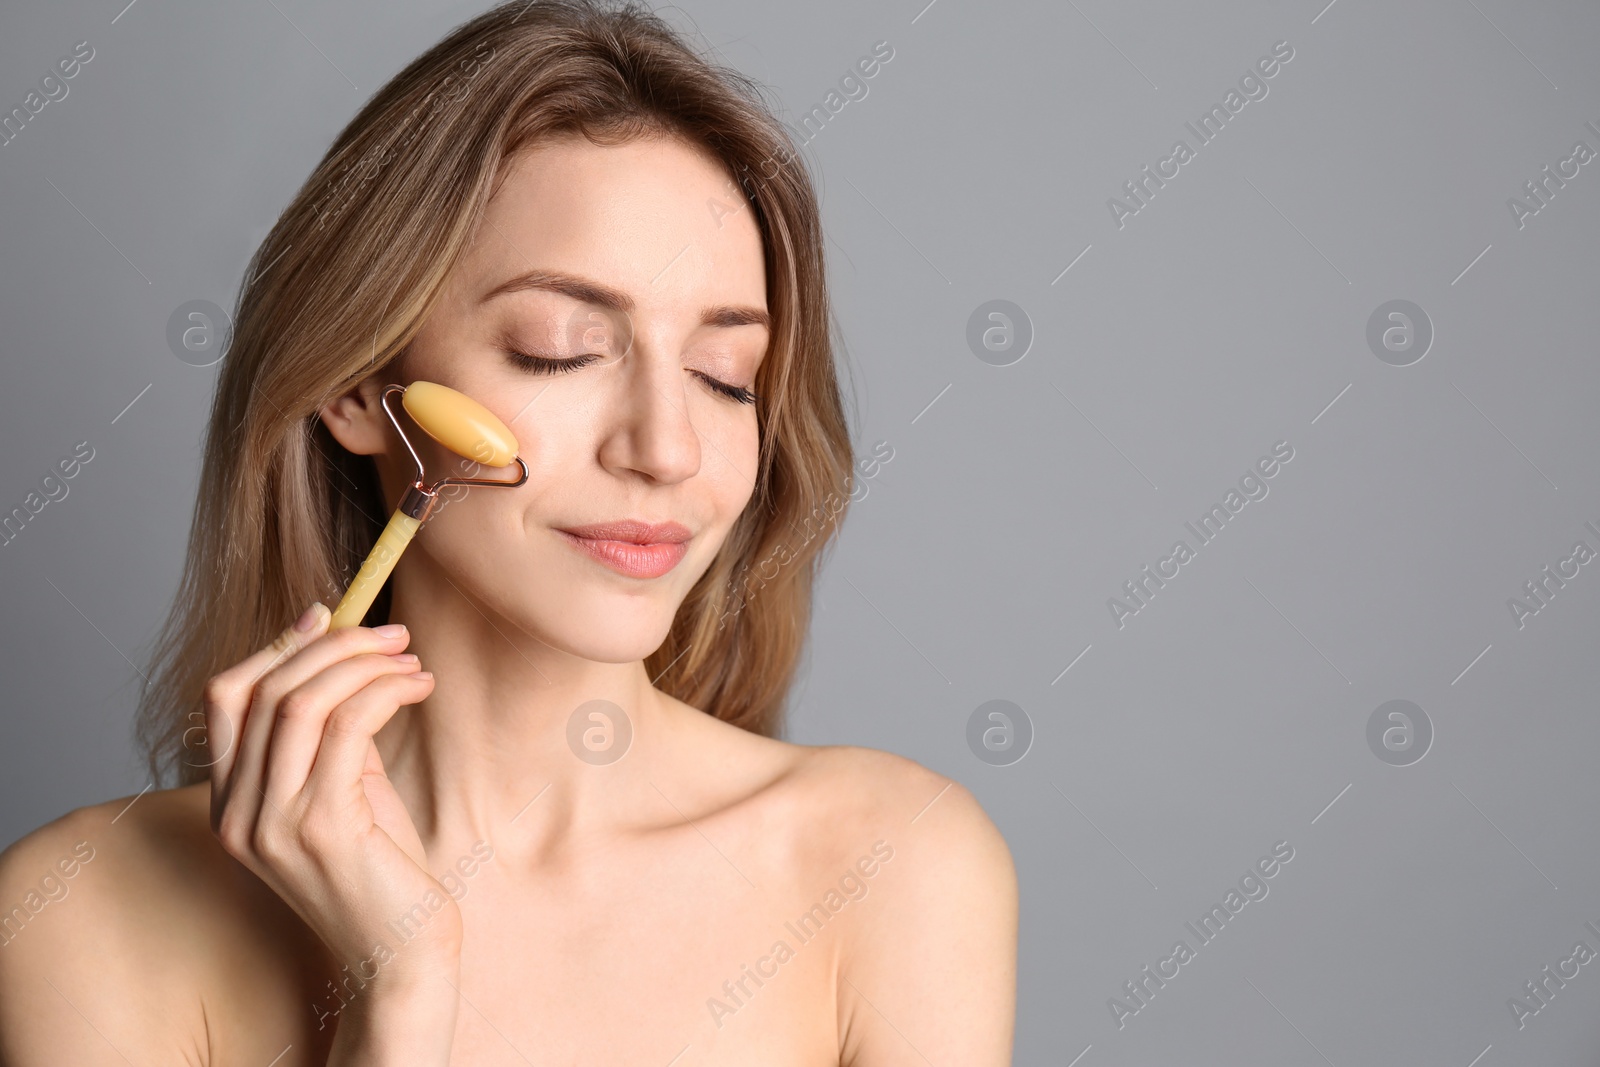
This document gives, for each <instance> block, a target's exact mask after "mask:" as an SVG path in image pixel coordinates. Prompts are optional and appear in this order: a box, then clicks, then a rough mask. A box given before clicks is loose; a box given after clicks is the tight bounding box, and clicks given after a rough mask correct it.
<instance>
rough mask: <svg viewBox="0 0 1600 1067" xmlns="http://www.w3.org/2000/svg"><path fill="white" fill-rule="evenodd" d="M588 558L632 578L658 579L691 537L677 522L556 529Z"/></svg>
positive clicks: (628, 521) (675, 562)
mask: <svg viewBox="0 0 1600 1067" xmlns="http://www.w3.org/2000/svg"><path fill="white" fill-rule="evenodd" d="M556 533H558V534H560V535H561V536H562V537H563V538H564V539H565V540H567V541H568V542H570V543H571V544H572V545H573V546H574V547H575V548H578V549H581V550H582V551H583V552H584V553H585V554H587V555H588V556H589V557H590V558H591V559H593V560H596V561H597V562H600V563H603V564H605V565H606V566H608V567H610V568H611V569H612V570H615V571H618V572H619V573H622V574H626V575H628V576H629V577H632V578H659V577H661V576H662V575H663V574H666V573H667V572H668V571H670V570H671V569H672V568H673V567H675V566H677V565H678V561H679V560H681V559H683V557H684V555H685V553H687V552H688V545H687V544H686V543H685V542H687V541H688V540H689V538H690V537H692V536H693V534H691V533H690V532H689V529H688V528H687V527H685V526H683V525H681V524H680V523H676V522H663V523H657V524H655V525H651V524H649V523H645V522H639V521H637V520H634V519H624V520H621V521H619V522H607V523H595V524H592V525H589V526H571V527H567V528H565V529H558V530H557V531H556Z"/></svg>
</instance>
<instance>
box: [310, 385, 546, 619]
mask: <svg viewBox="0 0 1600 1067" xmlns="http://www.w3.org/2000/svg"><path fill="white" fill-rule="evenodd" d="M396 396H398V397H400V398H401V401H400V402H401V404H402V405H403V406H404V407H405V409H406V414H408V415H410V416H411V418H412V419H413V420H415V422H416V424H417V425H418V426H420V427H422V429H423V430H424V431H425V432H426V433H427V435H428V436H429V437H431V438H433V439H434V440H435V441H437V442H439V443H440V444H441V445H443V446H444V447H446V448H448V449H449V450H450V451H452V452H454V453H455V454H456V455H458V456H464V457H466V458H467V459H471V460H476V461H477V462H479V463H481V464H483V465H484V466H487V467H505V466H509V465H510V464H512V463H515V464H516V465H517V466H519V467H521V468H522V476H521V477H520V478H518V479H517V480H516V481H514V482H507V481H494V480H490V479H487V478H440V479H438V480H437V481H435V482H433V484H431V485H429V484H427V483H426V482H424V480H423V469H422V457H421V456H419V455H417V450H416V449H415V448H413V447H412V445H411V439H410V438H409V437H407V436H406V431H405V428H404V427H402V426H401V425H400V420H399V419H398V418H396V417H395V413H394V409H393V408H392V407H390V406H389V401H390V400H391V399H392V398H394V397H396ZM382 403H383V410H384V413H385V414H387V415H388V416H389V421H390V422H392V423H394V428H395V430H397V431H398V432H399V434H400V440H402V441H404V442H405V445H406V451H408V452H410V453H411V458H412V459H413V460H415V461H416V464H417V473H416V475H415V476H414V477H413V478H412V479H411V485H410V486H409V487H407V489H406V491H405V495H404V496H402V497H401V498H400V506H399V507H397V508H395V511H394V514H393V515H391V516H389V524H388V525H387V526H385V527H384V529H383V533H382V534H381V535H379V537H378V541H377V543H376V544H374V545H373V546H372V551H371V552H369V553H368V554H367V559H366V562H365V563H363V564H362V565H361V570H360V571H359V572H357V574H356V577H355V580H354V581H352V582H351V583H350V588H349V589H347V590H345V594H344V599H343V600H340V601H339V607H338V608H337V609H336V610H335V611H334V613H333V621H332V622H331V623H329V626H328V628H329V629H330V630H339V629H343V628H344V627H347V626H357V625H359V624H360V623H361V620H362V619H363V618H365V617H366V614H367V609H368V608H370V607H371V606H372V601H373V600H374V599H376V598H377V595H378V590H380V589H382V588H383V583H384V582H385V581H386V580H388V577H389V572H390V571H392V570H394V565H395V563H396V561H398V560H399V559H400V553H402V552H404V551H405V550H406V546H407V545H409V544H410V543H411V538H412V537H413V536H414V535H415V534H416V532H417V528H418V527H419V526H421V525H422V524H423V522H425V521H426V520H427V518H428V516H429V515H430V514H432V512H433V510H434V505H436V504H437V503H438V502H439V496H438V493H439V490H440V488H442V487H443V486H446V485H503V486H507V487H511V486H517V485H521V484H522V483H523V482H526V481H527V480H528V465H527V464H526V463H524V462H523V461H522V459H521V457H519V456H518V455H517V439H516V438H515V437H513V436H512V434H511V430H510V428H508V427H507V426H506V424H505V423H503V422H501V421H500V420H499V419H498V418H496V417H495V415H494V413H493V412H491V411H490V410H489V409H488V408H486V407H484V406H483V405H482V404H480V403H478V402H477V401H476V400H474V399H472V398H471V397H469V396H467V395H466V394H465V393H459V392H457V391H456V390H454V389H451V388H449V387H447V386H443V385H439V384H438V383H436V382H412V383H411V384H410V385H409V386H406V385H390V386H386V387H385V388H384V390H383V398H382Z"/></svg>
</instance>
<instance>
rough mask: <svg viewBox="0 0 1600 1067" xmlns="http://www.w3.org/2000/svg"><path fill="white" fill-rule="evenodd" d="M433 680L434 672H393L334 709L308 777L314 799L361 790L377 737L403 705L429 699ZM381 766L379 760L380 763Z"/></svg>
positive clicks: (373, 753) (307, 782)
mask: <svg viewBox="0 0 1600 1067" xmlns="http://www.w3.org/2000/svg"><path fill="white" fill-rule="evenodd" d="M433 684H434V678H433V675H432V674H429V673H428V672H427V671H419V672H417V673H415V674H388V675H384V676H383V677H382V678H379V679H377V680H376V681H374V682H372V683H370V684H369V685H367V686H366V688H364V689H362V690H361V692H359V693H357V694H356V695H355V696H353V697H351V698H350V699H348V700H346V701H345V702H344V703H342V704H340V705H339V706H338V707H337V708H335V709H333V713H332V714H331V715H329V716H328V723H327V726H326V727H324V729H323V731H322V744H321V746H320V747H319V748H318V749H317V756H316V759H315V760H314V761H313V762H312V764H311V773H310V775H308V776H307V778H306V786H305V787H306V790H307V791H308V793H309V794H310V795H311V796H313V797H316V796H328V797H336V796H338V795H339V793H340V792H341V791H343V790H349V789H356V790H359V789H360V788H361V776H362V775H363V774H364V773H366V770H367V768H368V767H369V766H371V759H372V757H373V756H375V755H376V754H377V747H376V746H375V745H374V744H373V743H372V738H373V735H375V734H376V733H377V732H378V731H379V730H381V729H382V728H383V724H384V723H386V722H388V721H389V720H390V719H392V718H393V717H394V714H395V712H397V711H399V710H400V709H401V707H403V706H405V705H407V704H417V703H420V702H421V701H422V700H423V699H425V698H426V697H427V696H428V694H429V693H431V692H433ZM382 766H383V762H382V760H381V759H379V760H378V767H379V768H380V769H381V768H382Z"/></svg>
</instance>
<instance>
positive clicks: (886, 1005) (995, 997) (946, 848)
mask: <svg viewBox="0 0 1600 1067" xmlns="http://www.w3.org/2000/svg"><path fill="white" fill-rule="evenodd" d="M919 777H920V776H919ZM940 788H942V786H941V787H940ZM930 795H931V794H930ZM887 843H888V844H889V846H890V847H892V848H893V849H894V858H893V859H892V860H891V861H890V862H888V863H886V864H884V866H883V869H882V873H881V874H880V875H879V877H878V879H876V881H878V882H879V884H878V885H877V886H876V887H875V888H874V890H873V892H874V893H877V894H880V896H879V899H878V904H877V907H876V908H875V909H874V912H873V918H872V921H871V923H870V926H869V927H868V928H867V929H865V930H864V931H863V932H862V934H861V935H860V937H859V938H858V939H857V941H856V943H854V944H852V945H850V946H848V948H847V949H846V951H845V952H843V953H842V954H841V958H840V963H839V983H838V995H839V1006H840V1026H841V1050H840V1051H841V1063H842V1064H843V1065H844V1067H927V1064H929V1063H937V1064H961V1065H962V1067H1006V1065H1009V1064H1010V1063H1011V1048H1012V1027H1013V1023H1014V1019H1015V1013H1016V966H1017V881H1016V872H1015V869H1014V867H1013V865H1012V861H1011V852H1010V850H1009V849H1008V848H1007V847H1006V843H1005V839H1004V838H1003V837H1001V835H1000V832H999V830H997V829H996V828H995V826H994V823H992V822H991V821H990V820H989V817H988V816H987V815H986V814H984V811H983V809H982V807H980V806H979V804H978V802H977V800H976V799H974V798H973V796H972V794H971V793H970V792H968V791H967V790H966V789H965V788H964V787H962V786H961V785H958V784H954V783H952V784H951V785H950V788H949V789H948V790H947V791H945V792H944V793H943V795H941V796H940V797H939V799H938V800H936V801H935V802H934V803H933V804H932V805H931V806H930V807H929V808H928V809H927V810H926V811H925V812H923V813H922V814H921V815H920V816H918V818H917V820H916V822H914V823H907V824H906V825H905V828H904V830H903V831H901V832H900V833H899V834H898V835H896V836H895V839H893V840H888V842H887Z"/></svg>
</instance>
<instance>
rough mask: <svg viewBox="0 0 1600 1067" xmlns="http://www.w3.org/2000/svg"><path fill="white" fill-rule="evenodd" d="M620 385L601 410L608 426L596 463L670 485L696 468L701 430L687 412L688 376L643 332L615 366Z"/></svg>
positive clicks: (698, 462)
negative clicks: (686, 385) (646, 338)
mask: <svg viewBox="0 0 1600 1067" xmlns="http://www.w3.org/2000/svg"><path fill="white" fill-rule="evenodd" d="M615 370H617V371H619V372H620V380H619V382H618V388H617V389H616V390H615V391H614V392H612V393H610V395H609V396H608V397H607V398H606V400H605V403H606V404H607V405H608V406H610V410H607V411H604V412H602V413H601V417H602V419H604V420H605V423H606V427H605V431H604V436H603V437H602V440H601V444H600V457H599V458H600V463H601V465H602V466H603V467H605V468H606V469H607V470H611V471H617V472H629V471H631V472H633V473H635V474H638V475H642V476H644V477H645V478H647V479H649V480H650V481H651V482H656V483H660V484H663V485H671V484H673V483H676V482H681V481H684V480H685V479H687V478H691V477H693V476H694V475H695V474H696V473H697V472H698V471H699V470H700V456H701V448H700V434H699V432H698V431H697V430H696V429H695V427H694V423H693V422H692V421H691V419H690V415H689V396H688V393H687V391H686V389H685V382H686V381H687V376H686V375H685V374H684V372H683V370H682V368H680V367H679V366H678V365H677V361H676V360H674V359H671V358H663V357H662V356H661V355H660V354H659V351H658V350H657V349H656V348H655V347H654V346H652V345H651V344H649V343H648V342H646V341H645V340H644V339H643V338H642V337H641V336H637V335H636V336H635V337H634V339H633V346H632V348H631V349H630V350H629V351H628V353H627V355H625V356H624V357H623V358H622V359H621V360H620V361H619V363H618V365H617V366H616V367H615Z"/></svg>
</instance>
